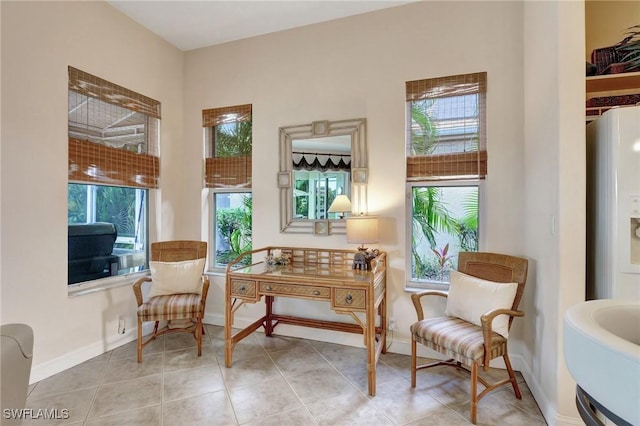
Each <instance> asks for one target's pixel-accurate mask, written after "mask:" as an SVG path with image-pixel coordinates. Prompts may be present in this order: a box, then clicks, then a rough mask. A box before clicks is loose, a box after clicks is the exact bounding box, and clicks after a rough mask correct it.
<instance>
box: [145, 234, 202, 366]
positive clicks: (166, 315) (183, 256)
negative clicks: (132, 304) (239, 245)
mask: <svg viewBox="0 0 640 426" xmlns="http://www.w3.org/2000/svg"><path fill="white" fill-rule="evenodd" d="M206 257H207V243H206V242H204V241H161V242H156V243H152V244H151V262H159V263H165V264H167V263H169V264H170V263H183V262H185V261H192V260H199V259H201V260H202V261H203V262H202V266H199V267H198V268H199V270H198V271H195V278H196V280H197V281H198V288H197V289H193V290H192V291H190V292H174V293H173V294H169V293H168V292H166V291H164V292H163V294H161V295H156V296H153V297H151V295H152V294H153V290H154V288H153V287H154V284H157V285H158V286H159V285H160V282H159V281H160V279H159V277H157V278H158V280H157V281H158V282H155V283H154V279H153V271H154V266H153V265H152V266H151V270H152V276H150V277H143V278H140V279H139V280H137V281H136V282H135V283H134V284H133V292H134V294H135V296H136V301H137V303H138V312H137V314H138V362H142V348H144V347H145V346H146V345H148V344H149V343H151V342H152V341H153V340H155V338H156V337H158V336H161V335H163V334H165V333H175V332H187V333H191V334H193V336H194V338H195V339H196V342H197V344H198V356H200V355H202V334H203V333H204V326H203V324H202V319H203V317H204V310H205V305H206V302H207V293H208V292H209V277H207V276H206V275H204V274H203V268H204V259H206ZM159 266H160V265H156V267H159ZM188 275H190V276H193V273H192V272H190V273H189V274H188ZM174 276H175V274H174ZM147 281H150V282H151V291H150V295H149V296H150V297H148V298H147V300H144V298H143V292H142V284H143V283H144V282H147ZM200 283H201V285H200ZM170 284H171V283H163V288H164V289H167V288H169V287H168V286H169V285H170ZM179 284H181V283H176V285H179ZM189 320H190V321H192V323H191V322H189ZM147 321H154V322H155V326H154V328H153V333H152V334H151V336H150V337H149V338H148V339H147V340H146V341H143V337H142V325H143V323H144V322H147ZM160 321H167V322H168V324H167V326H166V327H164V328H162V329H160V330H158V326H159V324H160ZM172 321H177V322H184V321H187V322H189V325H188V326H178V327H175V328H174V327H172V326H171V322H172Z"/></svg>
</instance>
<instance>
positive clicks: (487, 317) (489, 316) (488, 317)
mask: <svg viewBox="0 0 640 426" xmlns="http://www.w3.org/2000/svg"><path fill="white" fill-rule="evenodd" d="M502 314H506V315H509V316H510V317H512V318H513V317H523V316H524V312H522V311H514V310H512V309H492V310H490V311H488V312H485V313H484V315H482V316H481V317H480V323H481V324H482V338H483V340H484V370H485V371H487V370H488V369H489V362H490V361H491V351H490V350H489V348H491V334H492V333H491V332H492V329H491V323H492V322H493V320H494V319H495V317H497V316H498V315H502Z"/></svg>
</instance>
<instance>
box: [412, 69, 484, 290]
mask: <svg viewBox="0 0 640 426" xmlns="http://www.w3.org/2000/svg"><path fill="white" fill-rule="evenodd" d="M406 87H407V132H406V134H407V144H406V146H407V187H408V190H409V192H410V194H409V197H408V203H409V205H408V206H407V209H408V211H410V212H411V218H410V221H409V222H408V223H409V224H410V225H409V228H408V233H409V239H408V244H410V247H409V249H410V253H411V255H410V259H409V260H408V263H409V265H408V266H409V270H410V271H411V273H410V277H408V280H409V281H410V282H411V285H412V286H420V285H422V284H440V285H446V284H448V282H449V271H450V270H451V269H456V268H457V261H458V253H459V252H461V251H477V250H478V245H479V214H480V213H479V198H480V197H479V196H480V190H481V188H482V186H481V180H482V179H483V178H484V176H485V175H486V165H487V154H486V150H485V146H486V140H485V139H486V137H485V92H486V73H480V74H465V75H460V76H451V77H441V78H435V79H428V80H417V81H411V82H407V84H406Z"/></svg>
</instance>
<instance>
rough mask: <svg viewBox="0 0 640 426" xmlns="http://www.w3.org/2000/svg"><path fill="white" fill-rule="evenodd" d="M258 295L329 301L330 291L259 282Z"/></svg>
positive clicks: (305, 286)
mask: <svg viewBox="0 0 640 426" xmlns="http://www.w3.org/2000/svg"><path fill="white" fill-rule="evenodd" d="M260 293H261V294H269V295H274V296H278V295H281V296H292V297H307V298H311V299H327V300H328V299H329V298H330V297H331V290H330V289H329V288H325V287H311V286H308V285H298V284H278V283H270V282H262V281H261V282H260Z"/></svg>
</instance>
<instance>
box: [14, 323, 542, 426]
mask: <svg viewBox="0 0 640 426" xmlns="http://www.w3.org/2000/svg"><path fill="white" fill-rule="evenodd" d="M206 327H207V334H206V335H205V336H203V339H204V340H203V349H202V356H201V357H197V356H196V348H195V340H194V339H193V337H192V336H191V335H188V334H186V333H177V334H171V335H166V336H164V337H161V338H159V339H158V340H157V341H155V342H153V343H152V344H150V345H149V346H147V347H146V348H145V349H144V353H143V357H144V358H143V362H142V364H138V363H137V362H136V342H131V343H128V344H126V345H124V346H121V347H119V348H117V349H115V350H113V351H110V352H108V353H105V354H103V355H100V356H97V357H95V358H93V359H91V360H89V361H86V362H84V363H82V364H80V365H77V366H75V367H73V368H70V369H68V370H66V371H63V372H61V373H58V374H56V375H55V376H52V377H49V378H47V379H44V380H42V381H40V382H38V383H35V384H33V385H31V386H30V388H29V391H30V393H29V396H28V399H27V408H33V409H49V410H50V409H58V410H62V409H67V410H69V413H70V416H69V418H68V419H58V420H43V419H33V420H30V421H25V422H23V424H24V425H38V426H44V425H47V424H73V425H87V426H105V425H114V426H116V425H117V426H128V425H149V426H152V425H153V426H156V425H158V426H188V425H225V426H226V425H278V426H280V425H292V426H299V425H304V426H306V425H367V426H370V425H376V426H377V425H381V426H382V425H413V426H428V425H446V426H455V425H468V424H470V423H469V421H468V416H469V378H468V375H466V374H464V373H462V372H459V371H456V370H455V369H452V368H447V367H437V368H432V369H428V370H423V371H421V372H419V375H418V380H417V382H418V383H417V387H416V389H412V388H411V386H410V357H409V356H406V355H399V354H393V353H387V354H384V355H382V357H381V359H380V362H379V363H378V373H377V392H376V396H375V397H374V398H371V397H368V396H367V374H366V361H365V360H366V357H365V352H364V349H360V348H354V347H350V346H343V345H336V344H331V343H325V342H317V341H312V340H304V339H294V338H288V337H282V336H273V337H270V338H269V337H266V336H264V334H262V333H253V334H252V335H250V336H248V337H247V338H245V339H244V340H243V341H242V342H240V343H239V344H238V345H237V346H236V349H235V351H234V359H233V366H232V368H226V367H225V366H224V339H223V329H222V327H217V326H212V325H207V326H206ZM487 374H488V375H489V376H491V378H492V379H493V378H495V377H503V376H505V377H506V373H505V372H504V371H503V370H490V371H489V372H488V373H487ZM518 378H519V382H520V390H521V392H522V394H523V398H522V400H517V399H516V398H515V396H514V394H513V390H512V389H511V388H510V387H503V388H502V389H499V390H496V391H494V392H493V393H491V394H489V395H487V396H486V397H485V398H484V399H482V401H481V402H480V404H479V408H478V424H479V425H545V424H546V423H545V420H544V418H543V417H542V414H541V413H540V410H539V409H538V406H537V405H536V402H535V400H534V399H533V397H532V395H531V392H530V391H529V389H528V388H527V385H526V383H525V382H524V380H523V379H522V376H521V375H520V374H519V373H518Z"/></svg>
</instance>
